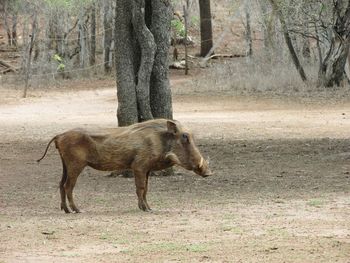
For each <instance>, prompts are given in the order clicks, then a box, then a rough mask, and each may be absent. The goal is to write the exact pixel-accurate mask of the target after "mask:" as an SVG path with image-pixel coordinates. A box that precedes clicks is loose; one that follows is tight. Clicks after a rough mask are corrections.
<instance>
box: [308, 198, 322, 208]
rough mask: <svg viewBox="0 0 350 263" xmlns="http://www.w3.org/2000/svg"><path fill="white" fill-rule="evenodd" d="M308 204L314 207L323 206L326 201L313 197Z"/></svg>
mask: <svg viewBox="0 0 350 263" xmlns="http://www.w3.org/2000/svg"><path fill="white" fill-rule="evenodd" d="M306 204H307V205H309V206H313V207H321V206H322V205H324V201H322V200H321V199H311V200H309V201H308V202H307V203H306Z"/></svg>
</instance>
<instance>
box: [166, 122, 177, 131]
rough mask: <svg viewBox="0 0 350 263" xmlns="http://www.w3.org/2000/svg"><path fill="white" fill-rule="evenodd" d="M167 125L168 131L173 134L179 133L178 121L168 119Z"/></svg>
mask: <svg viewBox="0 0 350 263" xmlns="http://www.w3.org/2000/svg"><path fill="white" fill-rule="evenodd" d="M166 124H167V127H168V132H171V133H172V134H176V133H177V127H176V123H175V122H173V121H167V123H166Z"/></svg>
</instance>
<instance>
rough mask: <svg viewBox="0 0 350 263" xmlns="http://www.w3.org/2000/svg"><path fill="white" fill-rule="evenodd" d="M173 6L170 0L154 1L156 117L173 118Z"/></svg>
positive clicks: (153, 95)
mask: <svg viewBox="0 0 350 263" xmlns="http://www.w3.org/2000/svg"><path fill="white" fill-rule="evenodd" d="M172 14H173V12H172V6H171V1H170V0H153V1H152V24H151V32H152V34H153V36H154V40H155V43H156V46H157V50H156V54H155V58H154V65H153V70H152V77H151V90H150V94H151V109H152V114H153V117H154V118H168V119H172V118H173V109H172V96H171V89H170V82H169V76H168V72H169V48H170V37H171V29H170V27H171V19H172Z"/></svg>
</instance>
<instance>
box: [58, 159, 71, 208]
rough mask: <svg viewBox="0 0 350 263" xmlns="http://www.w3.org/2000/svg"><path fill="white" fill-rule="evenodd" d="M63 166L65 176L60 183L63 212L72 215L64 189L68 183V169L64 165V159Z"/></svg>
mask: <svg viewBox="0 0 350 263" xmlns="http://www.w3.org/2000/svg"><path fill="white" fill-rule="evenodd" d="M62 166H63V174H62V179H61V182H60V194H61V210H64V212H66V213H70V211H69V209H68V207H67V202H66V191H65V189H64V184H65V183H66V181H67V167H66V165H65V164H64V161H63V159H62Z"/></svg>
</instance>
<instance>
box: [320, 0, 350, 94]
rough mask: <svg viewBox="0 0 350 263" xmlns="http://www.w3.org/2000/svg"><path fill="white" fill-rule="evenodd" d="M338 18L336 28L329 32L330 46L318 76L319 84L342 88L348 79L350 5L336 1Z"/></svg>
mask: <svg viewBox="0 0 350 263" xmlns="http://www.w3.org/2000/svg"><path fill="white" fill-rule="evenodd" d="M333 13H334V17H336V20H335V23H334V26H333V27H332V28H330V29H329V30H328V32H329V33H328V36H329V39H330V45H329V48H328V51H327V52H326V56H325V57H324V59H323V61H322V63H321V65H320V71H319V74H318V84H319V85H321V86H325V87H332V86H334V85H337V86H340V85H341V84H342V82H343V80H344V78H345V77H346V75H345V64H346V59H347V57H348V55H349V48H350V3H349V1H345V0H336V1H334V9H333Z"/></svg>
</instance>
